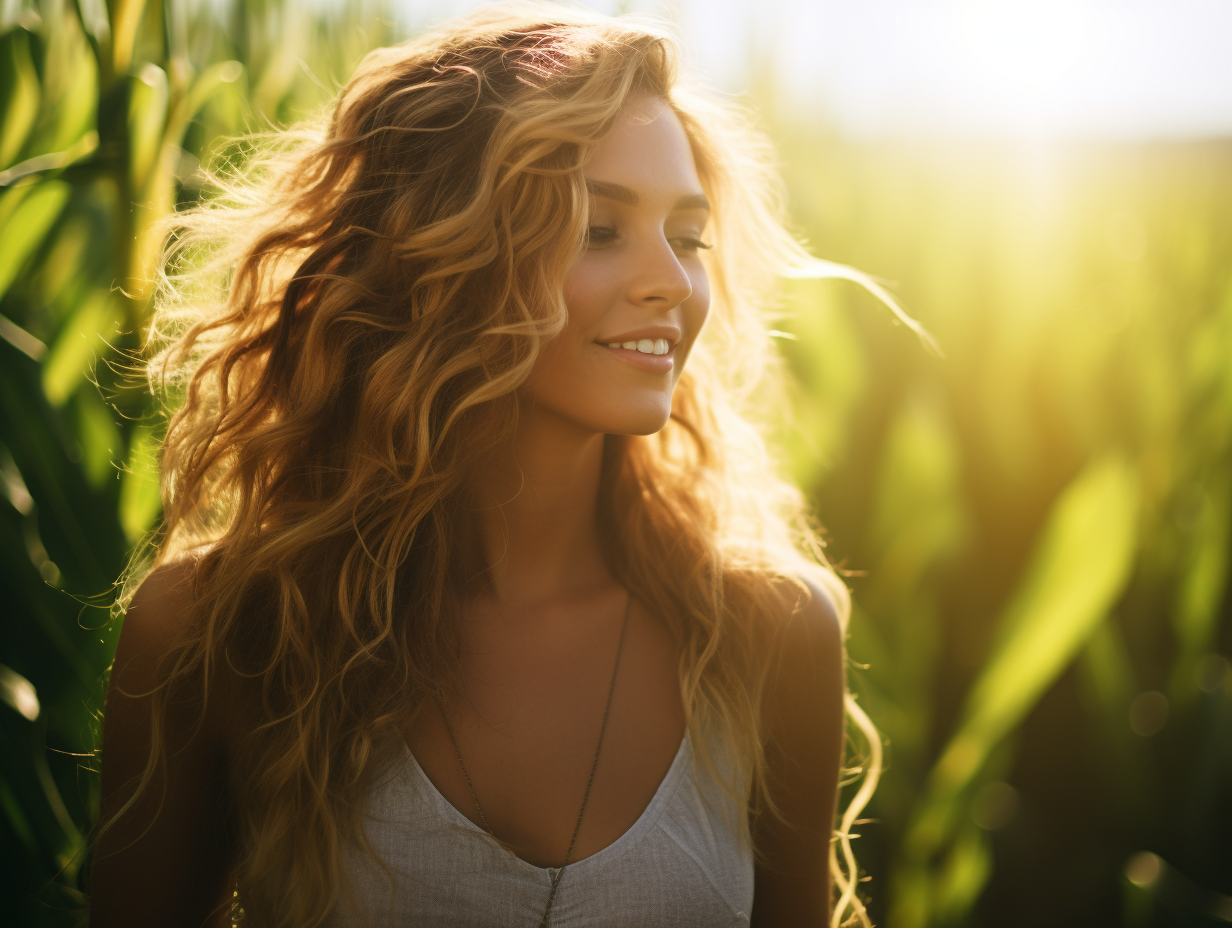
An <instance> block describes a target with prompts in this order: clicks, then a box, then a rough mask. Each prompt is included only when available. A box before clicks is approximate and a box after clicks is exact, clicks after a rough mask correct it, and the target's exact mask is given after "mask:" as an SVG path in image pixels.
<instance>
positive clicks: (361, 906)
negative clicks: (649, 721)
mask: <svg viewBox="0 0 1232 928" xmlns="http://www.w3.org/2000/svg"><path fill="white" fill-rule="evenodd" d="M716 753H717V752H716ZM704 771H705V768H704V765H702V764H697V765H694V763H693V749H692V743H691V740H690V737H689V735H688V733H687V732H686V734H685V736H684V738H683V739H682V740H681V743H680V748H679V750H677V752H676V757H675V759H674V760H673V761H672V765H671V767H670V768H669V769H668V771H667V775H666V776H665V777H664V778H663V781H662V783H660V784H659V788H658V790H656V792H655V795H654V798H653V799H651V801H650V805H648V806H647V807H646V810H645V811H644V812H643V813H642V814H641V816H640V817H639V818H638V820H637V821H636V822H634V824H633V826H632V827H631V828H630V829H629V830H628V831H626V832H625V833H624V834H623V835H621V836H620V837H619V838H618V839H616V841H615V842H613V843H612V844H610V845H608V846H607V847H606V848H604V849H603V850H601V851H599V852H597V853H595V854H592V855H591V856H590V857H585V858H583V859H581V860H579V861H577V862H576V863H571V864H569V866H568V867H566V868H565V872H564V874H563V875H562V877H561V879H560V885H559V887H558V889H557V891H556V899H555V901H554V902H553V903H552V913H551V917H550V919H549V922H548V924H549V926H550V928H618V926H626V925H627V926H638V928H722V926H735V928H739V926H747V925H748V924H749V914H750V912H751V911H752V907H753V858H752V854H751V852H750V850H749V848H748V847H747V842H742V841H741V840H740V836H739V832H738V830H737V829H738V825H737V822H738V821H739V813H738V810H737V809H736V808H735V804H734V801H733V800H732V798H731V796H730V795H728V793H726V792H725V791H724V790H723V789H722V788H721V787H720V786H719V785H718V783H716V782H714V780H713V779H712V778H710V777H709V776H707V775H706V773H705V772H704ZM366 828H367V837H368V840H369V841H370V842H371V843H372V847H373V850H375V851H376V852H377V854H378V855H380V857H381V859H382V860H383V861H384V863H385V864H386V865H387V867H388V871H387V870H386V869H385V868H383V867H382V866H381V865H380V864H379V863H378V862H377V861H375V860H373V859H372V858H371V857H370V856H369V855H368V854H366V853H364V852H363V851H361V850H359V849H354V848H352V849H349V850H348V851H347V853H346V870H347V875H348V877H349V880H350V886H351V891H350V892H349V893H348V894H347V896H346V898H345V899H344V901H343V902H342V903H341V904H340V905H339V906H338V908H337V909H336V910H335V911H334V912H333V913H332V914H331V917H330V919H329V920H328V921H327V923H326V924H327V925H328V928H369V926H371V928H393V926H397V928H420V926H423V928H429V926H430V928H537V926H538V925H539V920H540V918H542V916H543V908H544V905H546V903H547V899H548V892H549V890H550V888H551V884H552V876H553V874H554V872H555V871H553V870H551V869H546V868H543V867H536V866H534V865H532V864H529V863H527V862H526V861H524V860H522V859H521V858H519V857H517V856H516V855H515V854H513V853H512V852H511V851H509V850H508V849H506V848H504V847H503V846H501V844H500V843H499V842H497V841H496V839H494V838H493V837H492V836H491V835H489V834H488V833H487V832H485V831H483V830H482V829H481V828H479V827H477V826H476V825H475V824H473V823H472V822H471V821H470V820H469V819H467V818H466V816H464V815H463V814H462V813H461V812H459V811H458V810H457V809H455V808H454V807H453V806H452V805H450V803H449V801H448V800H446V799H445V797H444V796H442V795H441V794H440V792H439V791H438V790H437V789H436V787H435V786H434V785H433V784H432V781H431V780H429V779H428V777H427V775H426V774H425V773H424V772H423V769H422V768H421V767H420V766H419V763H418V761H416V760H415V757H414V755H413V754H412V753H411V751H410V749H409V748H408V749H406V750H405V751H404V752H403V753H402V755H401V756H400V758H399V759H398V761H397V762H396V763H395V764H394V765H393V767H392V768H391V769H390V771H389V772H388V773H387V774H386V775H385V776H384V777H382V778H381V779H380V781H379V782H378V783H377V785H376V787H375V788H374V789H373V791H372V793H371V795H370V797H369V803H368V809H367V815H366Z"/></svg>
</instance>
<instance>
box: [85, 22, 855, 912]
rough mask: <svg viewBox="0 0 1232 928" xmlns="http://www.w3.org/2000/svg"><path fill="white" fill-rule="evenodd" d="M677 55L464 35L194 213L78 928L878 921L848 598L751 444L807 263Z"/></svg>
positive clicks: (311, 130)
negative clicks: (144, 571)
mask: <svg viewBox="0 0 1232 928" xmlns="http://www.w3.org/2000/svg"><path fill="white" fill-rule="evenodd" d="M676 57H677V53H676V48H675V45H674V44H673V42H672V40H671V38H670V36H668V35H666V34H665V33H663V32H661V31H659V30H658V29H656V28H654V27H651V26H647V25H645V24H640V23H637V22H632V21H629V20H626V19H616V20H613V19H607V18H601V17H593V16H589V15H583V14H580V13H573V12H565V11H562V10H560V9H557V8H544V7H525V6H524V7H517V8H512V9H511V8H504V9H503V10H500V11H497V12H491V11H489V12H486V13H483V14H480V15H478V16H474V17H471V18H469V19H466V20H463V21H460V22H457V23H453V24H450V25H448V26H447V27H445V28H443V29H441V30H440V31H438V32H436V33H433V34H431V35H428V36H425V37H421V38H419V39H416V40H415V41H413V42H410V43H408V44H406V45H403V46H399V47H396V48H389V49H382V50H379V51H376V52H373V53H372V54H371V55H369V56H368V57H367V58H366V59H365V60H364V62H363V63H362V64H361V65H360V66H359V68H358V70H357V71H356V73H355V75H354V76H353V77H352V79H351V81H350V83H349V84H348V85H347V87H346V88H345V90H343V92H342V93H341V95H340V97H339V98H338V100H337V101H336V102H335V104H334V106H333V107H332V109H331V112H330V113H329V114H328V117H327V119H326V120H324V121H323V122H321V123H320V124H317V125H312V126H308V127H305V128H301V129H299V130H296V132H295V133H294V134H291V133H287V134H285V135H283V136H278V137H276V138H275V139H274V140H273V142H272V144H271V145H269V146H267V149H266V151H265V155H264V156H263V157H262V158H261V159H258V161H257V163H256V164H255V165H254V167H253V168H252V169H251V170H250V171H249V172H248V174H247V175H246V176H245V177H244V178H241V179H238V180H236V179H234V178H232V179H230V180H227V181H225V182H224V181H221V180H220V181H219V183H220V184H222V185H223V186H224V187H225V190H224V193H223V195H221V196H220V197H218V198H217V199H215V200H214V201H212V202H210V203H207V204H206V205H204V206H202V207H200V208H198V209H197V210H195V211H193V212H190V213H188V214H186V215H184V216H181V217H179V221H180V223H181V224H182V225H181V229H180V234H179V236H178V238H177V243H176V246H175V248H174V249H173V252H172V254H171V256H170V257H169V259H168V266H169V267H170V268H172V269H174V270H176V271H177V272H179V273H178V274H171V275H169V277H168V282H167V283H168V286H167V287H166V288H164V290H165V292H164V296H163V299H162V301H161V303H160V305H159V307H158V309H157V312H156V316H155V332H154V338H155V339H156V340H161V342H162V344H163V345H164V350H163V352H162V354H161V355H160V356H159V357H158V358H157V360H156V361H155V363H154V365H153V368H152V370H153V378H154V382H155V383H156V384H158V385H160V386H162V387H166V388H169V389H170V391H171V392H172V393H173V394H174V395H175V396H176V398H177V402H178V403H179V408H178V411H177V412H176V413H175V415H174V416H173V418H172V419H171V422H170V425H169V428H168V433H167V439H166V444H165V449H164V461H163V473H164V501H165V518H166V536H165V539H164V541H163V543H162V545H161V547H160V549H159V551H158V554H157V558H156V560H155V564H154V569H153V570H152V571H151V572H150V573H149V574H148V576H146V578H145V579H144V581H143V582H141V584H140V587H139V589H137V590H136V592H135V594H133V596H132V599H131V603H130V604H129V605H128V609H127V614H126V618H125V622H124V628H123V634H122V635H121V639H120V644H119V648H118V650H117V653H116V660H115V665H114V669H113V675H112V684H111V692H110V694H109V697H108V703H107V712H106V719H105V724H104V731H103V768H102V770H103V802H102V813H103V820H104V826H103V828H102V829H101V831H100V837H99V842H98V849H97V854H96V863H95V867H94V876H93V896H92V903H91V904H92V917H93V921H92V924H93V925H94V926H95V928H103V926H108V925H120V924H123V925H125V926H128V928H131V926H144V925H171V924H174V925H198V924H223V923H226V920H227V918H228V917H234V916H236V915H237V914H238V913H240V912H241V909H242V919H243V921H244V923H245V924H252V925H262V926H264V925H286V926H307V925H336V926H342V925H359V924H376V925H385V924H397V925H432V926H443V925H466V926H487V925H511V926H517V925H526V926H533V925H544V924H550V925H553V926H562V928H563V926H591V925H630V926H633V925H637V926H657V925H699V926H701V925H706V926H710V925H721V924H731V925H740V924H748V923H749V922H750V921H751V922H752V923H753V924H755V925H759V926H776V925H782V926H808V925H823V924H827V923H830V922H831V918H832V917H833V921H834V923H838V922H839V921H840V920H841V919H842V918H844V917H846V915H850V914H852V913H853V912H854V913H855V914H856V915H858V916H859V917H860V918H861V919H862V920H865V921H866V919H864V918H863V909H862V908H861V907H860V904H859V901H858V900H857V899H856V898H855V897H854V892H853V882H854V881H851V880H849V879H848V877H847V876H846V874H849V873H851V872H852V870H853V867H854V863H853V861H852V859H851V856H850V849H849V847H848V846H847V844H846V827H847V825H849V824H850V822H851V821H852V819H853V818H854V815H855V814H856V811H858V808H859V806H860V805H862V804H863V801H864V799H866V798H867V793H868V792H870V791H871V788H872V782H873V778H872V777H869V778H866V783H865V788H864V789H863V790H862V791H861V796H860V798H859V801H858V802H856V803H853V804H852V806H851V808H849V809H848V810H847V813H846V815H845V816H844V819H843V824H842V826H841V827H840V829H839V831H840V838H839V843H840V846H841V848H842V850H843V854H842V855H841V856H842V857H843V859H844V862H845V864H846V866H845V867H839V866H837V864H835V865H834V866H833V871H834V873H835V875H836V876H837V878H838V880H839V884H840V887H839V888H840V889H841V890H842V893H841V899H840V904H839V905H838V906H836V907H833V908H834V911H833V913H832V903H831V886H830V882H829V877H828V873H829V872H830V869H831V867H830V866H829V865H828V860H829V861H830V862H832V861H833V856H834V855H833V854H832V851H831V837H832V834H833V833H834V832H833V830H834V814H835V801H836V795H837V792H838V778H839V773H840V763H841V759H842V758H841V754H842V745H843V717H844V694H845V688H844V675H843V645H842V628H843V623H844V620H845V616H846V614H847V599H846V594H845V590H844V588H843V586H842V584H841V583H840V582H839V581H838V580H837V578H836V577H835V576H834V575H833V573H831V572H830V571H829V570H827V569H825V568H824V567H823V566H822V562H821V559H820V553H819V551H818V549H817V546H816V544H815V543H814V542H813V538H812V536H811V535H810V534H809V533H808V531H807V528H806V527H805V522H804V521H803V520H802V519H801V518H799V513H800V511H801V507H800V503H799V500H798V497H797V494H796V493H795V492H794V491H793V490H791V488H789V487H787V486H786V485H784V484H783V483H782V482H781V481H779V480H778V479H776V478H775V477H774V476H773V469H772V467H771V466H770V464H769V461H768V459H767V456H766V454H765V451H764V449H763V446H762V443H761V441H760V439H759V437H758V435H757V432H756V431H755V430H754V429H752V428H750V427H749V426H748V425H747V424H746V422H745V420H744V419H743V418H741V415H740V413H739V406H740V404H741V402H742V401H743V400H744V399H745V398H747V397H748V396H749V395H750V394H751V391H752V389H753V388H754V386H755V385H756V383H757V380H758V377H759V376H760V375H761V373H762V369H763V368H764V366H765V363H766V360H767V358H768V357H769V356H770V349H769V347H768V345H769V343H768V333H767V330H766V328H765V326H764V324H763V321H762V319H761V316H760V314H759V309H760V302H761V300H762V299H763V297H764V294H765V289H766V286H767V284H768V283H769V281H770V279H771V278H772V276H773V274H774V273H775V272H779V271H783V270H787V269H790V268H796V269H797V270H798V269H800V268H802V267H804V266H806V265H807V264H808V262H809V260H810V259H808V258H807V256H806V255H804V253H803V252H802V251H801V250H800V249H799V247H798V246H797V245H796V244H795V243H794V242H793V241H792V240H791V238H790V237H789V236H788V235H787V234H786V233H785V232H784V231H783V228H782V226H781V225H780V224H779V221H778V219H777V210H776V200H775V197H774V190H775V188H774V185H773V176H772V173H771V172H770V171H769V170H768V169H767V167H766V164H767V161H766V157H765V154H764V152H763V150H762V147H761V146H760V144H759V143H758V140H757V137H756V136H755V135H754V134H753V133H752V131H751V130H750V129H749V127H748V126H747V124H746V123H745V122H744V121H743V120H742V119H741V118H740V116H739V114H737V113H735V112H734V111H733V110H732V109H730V108H728V107H726V106H723V105H719V104H717V103H715V102H713V101H710V100H708V99H707V98H705V97H704V96H702V95H700V94H698V93H695V92H692V91H690V90H689V89H688V88H687V87H685V86H683V85H682V84H681V83H680V82H678V81H677V78H676ZM711 248H713V251H711V250H710V249H711ZM686 361H687V362H688V363H687V369H686ZM847 704H848V708H849V710H851V711H852V713H853V714H854V716H855V717H856V718H857V719H858V720H859V721H860V722H861V723H862V724H863V725H865V726H866V724H867V723H866V720H864V719H863V717H862V716H860V715H859V713H858V710H857V709H855V707H854V704H852V703H850V701H849V700H848V702H847ZM874 747H875V744H874Z"/></svg>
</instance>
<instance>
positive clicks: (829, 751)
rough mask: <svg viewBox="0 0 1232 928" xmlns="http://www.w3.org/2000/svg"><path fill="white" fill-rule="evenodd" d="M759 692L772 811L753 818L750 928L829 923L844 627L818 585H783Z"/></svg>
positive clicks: (830, 598) (840, 739)
mask: <svg viewBox="0 0 1232 928" xmlns="http://www.w3.org/2000/svg"><path fill="white" fill-rule="evenodd" d="M777 589H778V591H779V593H780V595H781V597H782V602H783V615H782V621H781V622H780V623H779V624H778V626H777V627H776V629H775V638H774V644H773V651H772V654H771V659H770V663H769V665H768V667H767V676H766V685H765V689H764V691H763V694H762V724H763V733H764V737H763V743H764V746H765V752H766V754H765V758H766V782H765V786H766V790H767V793H768V797H769V799H770V800H771V803H772V807H771V808H772V810H773V811H763V813H762V814H759V815H758V816H757V817H756V819H755V822H754V834H753V840H754V844H755V845H756V847H757V849H758V852H759V857H758V862H757V864H756V868H755V890H754V894H753V898H754V900H755V902H754V906H753V917H752V924H753V925H754V926H755V928H766V926H774V928H777V926H783V925H793V926H806V925H807V926H817V928H821V926H824V925H828V924H829V921H830V915H829V913H830V883H829V879H828V869H827V860H828V855H829V852H830V836H831V833H832V829H833V823H834V809H835V803H836V800H837V796H838V776H839V765H840V763H841V761H842V747H843V694H844V692H845V687H846V683H845V680H844V674H843V623H842V618H841V612H840V606H839V604H838V602H836V600H835V597H834V596H833V595H832V594H831V592H830V591H829V590H827V589H826V588H825V586H824V585H823V584H822V583H820V582H817V581H816V580H812V579H808V580H805V579H803V578H801V580H799V581H796V580H794V579H784V580H781V581H779V582H778V584H777Z"/></svg>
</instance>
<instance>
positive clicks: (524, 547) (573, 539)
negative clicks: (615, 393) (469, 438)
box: [469, 405, 610, 605]
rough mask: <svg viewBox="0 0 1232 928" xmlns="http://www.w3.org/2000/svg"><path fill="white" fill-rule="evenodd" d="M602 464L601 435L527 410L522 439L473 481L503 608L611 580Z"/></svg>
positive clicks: (510, 444) (492, 582) (492, 580)
mask: <svg viewBox="0 0 1232 928" xmlns="http://www.w3.org/2000/svg"><path fill="white" fill-rule="evenodd" d="M602 464H603V435H602V434H598V433H594V432H588V431H583V430H581V429H579V428H578V427H577V426H576V425H574V424H573V423H570V422H568V421H566V420H563V419H561V418H560V417H559V416H557V415H555V414H554V413H550V412H546V411H543V410H539V409H534V408H531V407H529V406H528V405H523V407H522V408H521V410H520V414H519V418H518V428H517V432H516V434H515V435H514V436H513V438H512V439H511V440H510V441H509V442H508V444H507V445H505V446H504V447H502V448H499V449H497V451H496V453H495V454H494V455H493V456H492V457H491V458H490V459H489V460H487V461H486V462H484V463H483V464H482V465H480V466H479V467H477V469H476V471H475V473H474V474H473V476H472V478H471V481H470V494H469V496H470V498H471V499H472V500H474V501H475V504H476V505H477V508H478V513H477V516H478V522H479V529H480V536H481V540H482V544H483V548H484V553H485V554H486V560H487V563H488V564H489V565H490V567H489V570H488V574H487V576H488V580H489V583H490V587H489V589H490V590H491V593H492V595H494V596H495V598H496V599H497V600H498V601H499V602H501V603H505V604H509V605H516V604H528V605H529V604H533V603H541V602H544V601H545V600H550V599H553V598H556V597H560V596H567V595H569V594H571V593H574V592H578V591H581V590H584V589H587V588H592V587H593V586H594V585H595V584H597V583H601V582H603V581H604V580H606V579H608V578H609V577H610V575H609V573H608V570H607V567H606V564H605V563H604V559H603V553H602V547H601V544H600V540H599V530H598V516H597V502H598V494H599V477H600V471H601V468H602Z"/></svg>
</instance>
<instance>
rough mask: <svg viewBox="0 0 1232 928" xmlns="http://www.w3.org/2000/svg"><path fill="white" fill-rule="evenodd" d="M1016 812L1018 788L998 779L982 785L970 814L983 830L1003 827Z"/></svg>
mask: <svg viewBox="0 0 1232 928" xmlns="http://www.w3.org/2000/svg"><path fill="white" fill-rule="evenodd" d="M1017 812H1018V790H1016V789H1014V787H1012V786H1010V784H1008V783H1002V782H1000V781H998V782H995V783H989V784H987V785H986V786H984V787H983V788H982V789H981V790H980V791H979V792H978V793H977V794H976V796H975V802H974V804H973V805H972V807H971V816H972V818H974V819H975V824H977V825H979V826H980V827H981V828H983V829H984V830H985V831H996V830H997V829H998V828H1004V827H1005V826H1006V825H1008V824H1009V823H1010V822H1012V821H1013V820H1014V815H1015V814H1016V813H1017Z"/></svg>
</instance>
